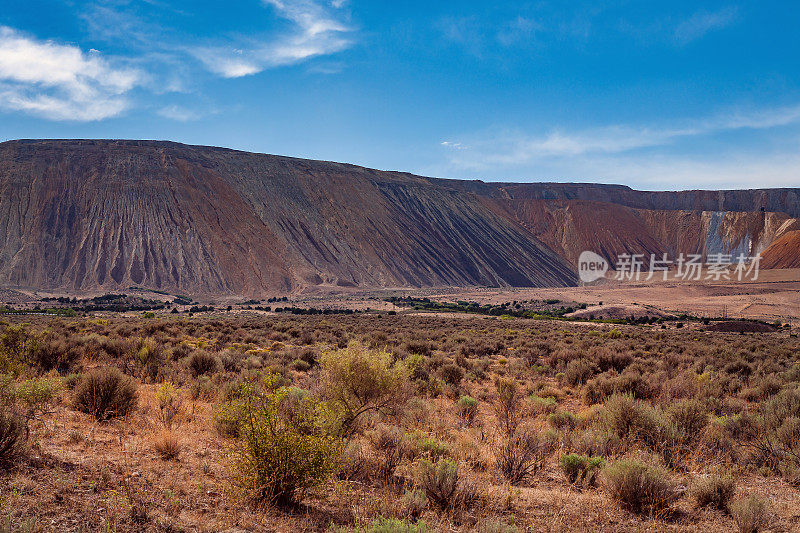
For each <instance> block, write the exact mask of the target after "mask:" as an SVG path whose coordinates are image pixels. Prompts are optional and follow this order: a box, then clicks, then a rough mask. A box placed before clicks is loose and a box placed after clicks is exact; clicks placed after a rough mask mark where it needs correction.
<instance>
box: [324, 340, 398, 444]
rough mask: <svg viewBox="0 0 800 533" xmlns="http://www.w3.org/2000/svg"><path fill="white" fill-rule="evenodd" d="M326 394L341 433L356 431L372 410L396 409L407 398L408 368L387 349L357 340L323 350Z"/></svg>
mask: <svg viewBox="0 0 800 533" xmlns="http://www.w3.org/2000/svg"><path fill="white" fill-rule="evenodd" d="M320 364H321V365H322V383H323V388H322V390H323V396H324V399H325V401H326V404H327V405H328V407H329V409H330V412H331V414H332V415H333V416H334V418H335V425H336V426H337V427H338V430H339V432H340V433H341V434H343V435H347V434H351V433H352V432H353V431H355V429H356V427H355V422H356V420H357V419H358V418H359V417H361V416H362V415H364V414H366V413H369V412H378V413H389V412H392V411H395V410H396V409H397V408H398V407H399V406H400V405H401V404H402V403H403V401H404V400H405V398H406V394H407V392H408V391H407V389H408V374H409V372H408V369H407V367H406V365H405V364H403V362H402V361H397V362H395V361H393V358H392V355H391V354H390V353H388V352H386V351H381V350H371V349H369V348H366V347H365V346H363V345H361V344H357V343H351V344H350V345H348V347H347V348H343V349H339V350H335V351H328V352H323V353H322V355H321V356H320Z"/></svg>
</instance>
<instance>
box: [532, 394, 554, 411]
mask: <svg viewBox="0 0 800 533" xmlns="http://www.w3.org/2000/svg"><path fill="white" fill-rule="evenodd" d="M531 401H532V402H533V408H534V410H535V411H536V412H537V413H546V414H550V413H552V412H554V411H555V410H556V408H557V407H558V402H557V401H556V399H555V398H553V397H552V396H547V397H544V398H543V397H541V396H531Z"/></svg>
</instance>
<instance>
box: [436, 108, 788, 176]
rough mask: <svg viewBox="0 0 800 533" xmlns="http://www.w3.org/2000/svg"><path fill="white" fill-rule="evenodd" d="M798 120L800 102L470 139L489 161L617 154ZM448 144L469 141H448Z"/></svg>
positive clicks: (459, 143)
mask: <svg viewBox="0 0 800 533" xmlns="http://www.w3.org/2000/svg"><path fill="white" fill-rule="evenodd" d="M795 123H800V105H796V106H790V107H783V108H776V109H767V110H759V111H751V112H743V111H731V112H727V113H724V114H719V115H715V116H712V117H708V118H705V119H701V120H692V121H686V122H685V123H684V124H677V125H673V126H667V127H652V126H632V125H611V126H605V127H600V128H594V129H589V130H584V131H577V132H572V133H565V132H562V131H557V130H556V131H552V132H550V133H548V134H546V135H543V136H529V135H525V134H522V133H519V132H509V131H504V132H501V133H497V134H494V135H490V136H485V137H483V138H479V139H475V140H472V141H470V143H469V146H470V148H474V149H475V150H474V151H475V152H476V156H475V158H474V159H476V160H480V161H485V162H486V163H492V162H494V163H503V164H520V163H526V162H529V161H532V160H535V159H539V158H548V157H572V156H578V155H585V154H616V153H623V152H628V151H632V150H637V149H641V148H650V147H658V146H665V145H668V144H671V143H673V142H675V141H677V140H679V139H682V138H689V137H696V136H701V135H712V134H716V133H721V132H725V131H733V130H741V129H755V130H760V129H770V128H775V127H779V126H786V125H789V124H795ZM441 144H442V146H446V147H450V148H453V147H456V146H457V147H459V148H464V147H466V145H465V144H463V143H462V142H453V141H445V142H443V143H441Z"/></svg>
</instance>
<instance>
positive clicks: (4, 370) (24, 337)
mask: <svg viewBox="0 0 800 533" xmlns="http://www.w3.org/2000/svg"><path fill="white" fill-rule="evenodd" d="M39 342H40V337H39V336H37V335H33V334H31V333H30V332H29V331H28V325H27V324H20V325H16V326H7V327H6V328H5V330H4V331H3V332H2V333H0V374H12V375H14V376H17V375H19V374H20V373H22V371H23V370H24V369H25V368H27V367H28V366H29V365H30V364H31V362H32V359H33V353H34V352H35V351H36V348H37V346H38V345H39Z"/></svg>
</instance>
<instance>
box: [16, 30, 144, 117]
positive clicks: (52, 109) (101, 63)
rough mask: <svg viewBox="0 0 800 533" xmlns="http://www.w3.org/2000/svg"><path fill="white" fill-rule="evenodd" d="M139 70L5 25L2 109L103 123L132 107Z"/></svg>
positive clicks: (97, 54) (93, 51)
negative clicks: (37, 37)
mask: <svg viewBox="0 0 800 533" xmlns="http://www.w3.org/2000/svg"><path fill="white" fill-rule="evenodd" d="M139 82H140V74H139V73H138V72H137V71H134V70H130V69H124V68H115V67H113V66H111V64H110V63H109V62H108V61H107V60H106V59H104V58H103V57H101V55H100V53H99V52H97V51H96V50H90V51H88V52H84V51H82V50H81V49H80V48H78V47H76V46H72V45H66V44H58V43H55V42H53V41H38V40H36V39H33V38H31V37H28V36H25V35H23V34H21V33H20V32H18V31H16V30H14V29H12V28H9V27H5V26H0V107H2V108H4V109H8V110H13V111H23V112H27V113H31V114H34V115H38V116H42V117H45V118H49V119H53V120H81V121H89V120H101V119H104V118H109V117H113V116H117V115H119V114H120V113H122V112H123V111H125V109H127V108H128V106H129V102H128V98H127V97H126V93H128V92H129V91H130V90H131V89H133V88H134V87H135V86H136V85H137V84H139Z"/></svg>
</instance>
